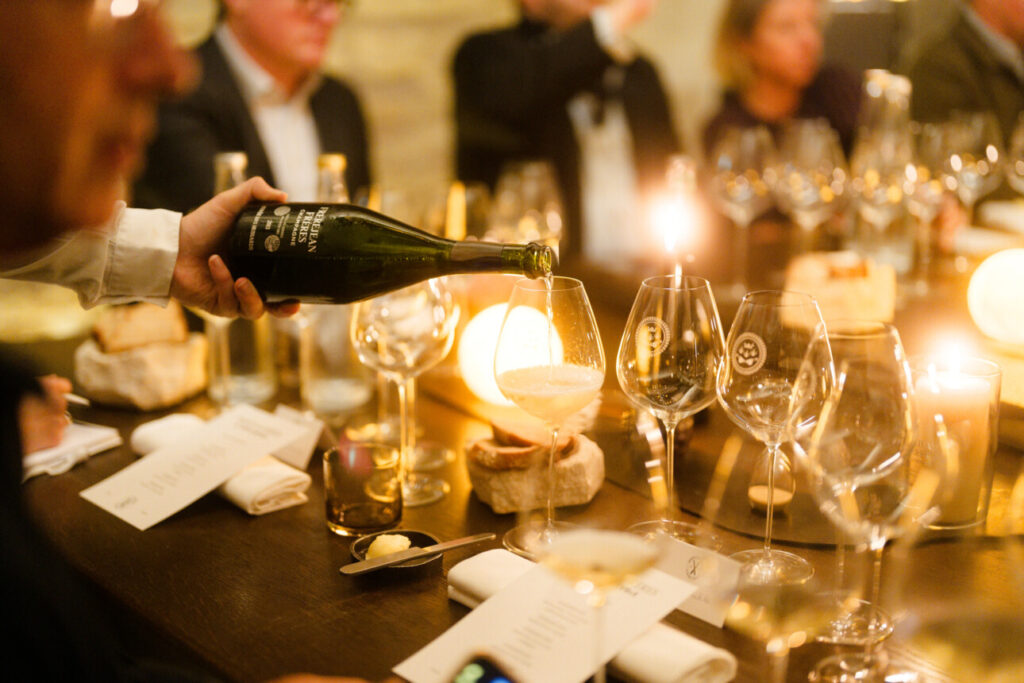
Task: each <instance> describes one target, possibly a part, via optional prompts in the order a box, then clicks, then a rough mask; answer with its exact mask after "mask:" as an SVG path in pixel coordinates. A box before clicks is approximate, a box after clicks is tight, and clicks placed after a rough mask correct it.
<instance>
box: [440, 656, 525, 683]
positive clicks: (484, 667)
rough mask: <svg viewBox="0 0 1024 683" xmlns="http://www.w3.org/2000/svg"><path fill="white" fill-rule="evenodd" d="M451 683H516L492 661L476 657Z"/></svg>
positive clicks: (487, 658)
mask: <svg viewBox="0 0 1024 683" xmlns="http://www.w3.org/2000/svg"><path fill="white" fill-rule="evenodd" d="M452 683H516V679H514V678H512V677H511V676H510V675H508V674H507V673H505V670H504V669H502V668H501V665H500V664H498V663H497V662H496V661H494V659H492V658H491V657H488V656H487V655H476V656H475V657H473V659H471V660H469V661H468V662H466V664H465V666H463V667H462V668H461V669H459V670H458V672H456V674H455V676H454V677H453V678H452Z"/></svg>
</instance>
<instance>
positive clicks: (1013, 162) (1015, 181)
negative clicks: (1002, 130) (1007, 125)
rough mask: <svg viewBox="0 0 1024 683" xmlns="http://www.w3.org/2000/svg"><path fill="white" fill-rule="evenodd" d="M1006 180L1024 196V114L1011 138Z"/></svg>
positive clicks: (1007, 156) (1007, 157)
mask: <svg viewBox="0 0 1024 683" xmlns="http://www.w3.org/2000/svg"><path fill="white" fill-rule="evenodd" d="M1005 169H1006V180H1007V182H1009V183H1010V186H1011V187H1013V189H1015V190H1017V192H1019V193H1021V194H1024V114H1022V115H1021V116H1020V117H1018V119H1017V125H1016V127H1014V129H1013V134H1012V135H1011V136H1010V149H1009V150H1008V152H1007V154H1006V166H1005Z"/></svg>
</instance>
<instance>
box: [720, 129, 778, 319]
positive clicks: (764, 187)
mask: <svg viewBox="0 0 1024 683" xmlns="http://www.w3.org/2000/svg"><path fill="white" fill-rule="evenodd" d="M774 157H775V145H774V143H773V142H772V136H771V133H769V132H768V129H767V128H765V127H763V126H756V127H754V128H727V129H726V130H725V131H724V132H723V133H722V136H721V137H719V138H718V140H717V141H716V142H715V144H714V146H713V147H712V149H711V154H710V155H709V157H708V164H709V165H710V166H711V179H710V184H709V191H710V193H711V198H712V200H713V201H714V203H715V205H716V206H717V207H718V209H719V210H720V211H721V212H722V213H723V214H725V216H726V217H727V218H728V219H729V220H730V221H732V224H733V226H734V227H735V229H736V231H735V234H734V238H733V240H732V244H733V249H734V257H733V284H732V290H733V293H734V294H735V295H736V299H739V298H741V297H742V296H743V295H744V294H746V293H747V284H746V283H747V268H748V265H749V264H748V261H749V258H748V255H747V254H748V249H749V238H750V236H749V235H748V234H747V232H748V229H749V228H750V223H751V222H752V221H753V220H754V219H755V218H756V217H757V216H759V215H761V214H762V213H764V212H765V211H767V210H768V209H769V208H771V206H772V194H771V186H770V184H769V181H768V179H767V178H766V174H765V171H766V170H770V169H771V168H772V165H773V163H774ZM768 175H769V176H770V174H768Z"/></svg>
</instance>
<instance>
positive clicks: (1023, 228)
mask: <svg viewBox="0 0 1024 683" xmlns="http://www.w3.org/2000/svg"><path fill="white" fill-rule="evenodd" d="M978 223H980V224H981V225H987V226H989V227H992V228H1000V229H1002V230H1009V231H1010V232H1015V233H1017V234H1020V235H1024V201H1021V200H1019V199H1012V200H1009V201H1006V200H1003V201H996V200H989V201H987V202H984V203H982V204H981V205H980V206H979V207H978Z"/></svg>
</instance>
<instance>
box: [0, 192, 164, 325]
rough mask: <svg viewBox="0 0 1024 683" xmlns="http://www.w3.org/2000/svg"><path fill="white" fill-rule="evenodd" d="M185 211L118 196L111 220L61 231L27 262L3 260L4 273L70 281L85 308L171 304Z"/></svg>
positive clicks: (63, 282)
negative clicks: (130, 202) (133, 204)
mask: <svg viewBox="0 0 1024 683" xmlns="http://www.w3.org/2000/svg"><path fill="white" fill-rule="evenodd" d="M180 225H181V214H180V213H176V212H174V211H166V210H164V209H153V210H148V209H129V208H126V207H125V204H124V202H118V204H117V207H116V208H115V210H114V214H113V216H111V218H110V220H109V221H108V222H107V224H106V225H103V226H101V227H99V228H95V229H91V230H80V231H77V232H74V233H71V234H69V235H66V236H64V237H62V238H61V239H60V240H58V241H57V242H56V243H55V244H54V245H51V246H50V247H48V249H47V250H46V252H45V253H43V254H41V255H39V256H38V257H37V258H35V259H33V260H30V261H29V262H27V263H21V264H18V265H17V266H13V267H8V269H6V270H5V269H4V267H5V266H3V265H2V264H0V277H4V278H10V279H13V280H28V281H31V282H45V283H50V284H57V285H61V286H63V287H68V288H70V289H72V290H74V291H75V292H76V293H77V294H78V299H79V301H80V302H81V304H82V306H83V307H84V308H91V307H93V306H96V305H97V304H118V303H128V302H131V301H148V302H151V303H155V304H159V305H161V306H163V305H166V304H167V300H168V299H169V298H170V293H171V275H172V274H173V272H174V263H175V261H176V260H177V258H178V233H179V228H180Z"/></svg>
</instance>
